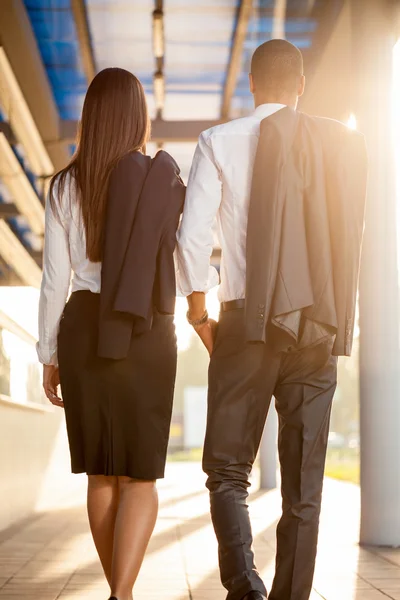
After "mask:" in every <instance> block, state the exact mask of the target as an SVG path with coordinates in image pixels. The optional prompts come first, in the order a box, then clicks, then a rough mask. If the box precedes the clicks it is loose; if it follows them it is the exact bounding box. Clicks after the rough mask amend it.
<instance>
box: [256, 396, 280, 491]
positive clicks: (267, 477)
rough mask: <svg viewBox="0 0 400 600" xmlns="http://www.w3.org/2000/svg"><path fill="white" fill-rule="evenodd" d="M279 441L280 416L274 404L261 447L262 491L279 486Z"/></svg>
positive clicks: (269, 414)
mask: <svg viewBox="0 0 400 600" xmlns="http://www.w3.org/2000/svg"><path fill="white" fill-rule="evenodd" d="M277 441H278V415H277V412H276V410H275V407H274V405H273V402H272V403H271V408H270V409H269V412H268V417H267V421H266V423H265V428H264V433H263V437H262V440H261V447H260V489H262V490H272V489H274V488H276V486H277V477H276V472H277V469H278V458H277V457H278V455H277Z"/></svg>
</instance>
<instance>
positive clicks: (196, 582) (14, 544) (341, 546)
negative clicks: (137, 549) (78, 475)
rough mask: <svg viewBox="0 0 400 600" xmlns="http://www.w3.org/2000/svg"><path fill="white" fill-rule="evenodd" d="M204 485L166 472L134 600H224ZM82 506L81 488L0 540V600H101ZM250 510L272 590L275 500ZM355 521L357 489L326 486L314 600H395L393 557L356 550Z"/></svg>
mask: <svg viewBox="0 0 400 600" xmlns="http://www.w3.org/2000/svg"><path fill="white" fill-rule="evenodd" d="M203 483H204V477H203V475H202V473H201V471H200V467H199V465H197V464H189V463H186V464H171V465H170V466H169V469H168V472H167V478H166V479H165V480H164V481H163V482H161V483H160V500H161V510H160V517H159V521H158V524H157V529H156V531H155V534H154V536H153V539H152V542H151V545H150V548H149V550H148V553H147V557H146V560H145V563H144V565H143V569H142V572H141V574H140V578H139V580H138V582H137V586H136V588H135V594H134V598H135V600H150V598H154V600H157V599H161V598H162V599H163V600H189V599H192V600H223V599H224V598H225V593H224V590H223V589H222V587H221V584H220V582H219V577H218V569H217V551H216V543H215V539H214V534H213V531H212V528H211V525H210V519H209V515H208V498H207V494H206V493H205V491H204V488H203ZM82 484H84V479H82ZM83 502H84V485H82V491H81V493H80V494H79V495H78V496H76V494H75V495H74V497H73V498H66V500H65V503H64V504H63V506H62V507H60V509H59V510H58V511H56V512H48V513H45V514H42V515H39V516H38V518H37V519H35V520H32V521H30V522H28V523H25V525H24V526H21V527H19V528H14V529H12V530H10V531H8V532H6V534H4V533H3V536H2V537H1V534H0V540H2V541H1V543H0V600H6V599H9V600H16V599H17V598H18V599H21V600H41V599H42V600H56V599H60V600H61V599H62V600H76V599H78V598H79V599H82V600H86V599H87V600H106V598H107V597H108V596H107V594H108V589H107V586H106V585H105V584H104V580H103V576H102V573H101V570H100V567H99V565H98V561H97V558H96V553H95V550H94V547H93V544H92V541H91V538H90V535H89V533H88V527H87V521H86V514H85V508H84V506H83ZM250 505H251V514H252V518H253V524H254V538H255V544H254V545H255V550H256V557H257V566H258V568H259V570H260V571H261V573H262V575H263V577H264V579H265V581H266V583H267V585H270V582H271V579H272V577H273V571H274V543H275V542H274V538H275V525H276V521H277V518H278V516H279V506H280V499H279V494H278V492H276V491H273V492H265V493H261V492H256V493H254V494H253V496H252V498H251V504H250ZM358 519H359V499H358V489H357V488H356V487H354V486H352V485H350V484H343V483H338V482H334V481H330V480H327V481H326V484H325V494H324V508H323V515H322V523H321V536H320V547H319V552H318V564H317V570H316V575H315V585H314V588H315V589H314V591H313V594H312V598H311V600H321V598H324V599H325V600H384V599H385V598H386V600H387V598H392V599H393V600H400V551H396V550H382V551H379V550H373V549H364V548H363V549H360V548H359V547H358V546H357V544H356V540H357V531H358Z"/></svg>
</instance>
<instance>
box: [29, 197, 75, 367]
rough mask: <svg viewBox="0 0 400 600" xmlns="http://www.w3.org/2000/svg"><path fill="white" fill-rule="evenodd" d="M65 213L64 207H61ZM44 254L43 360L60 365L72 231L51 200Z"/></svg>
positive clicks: (39, 349)
mask: <svg viewBox="0 0 400 600" xmlns="http://www.w3.org/2000/svg"><path fill="white" fill-rule="evenodd" d="M59 214H61V210H59ZM45 218H46V224H45V239H44V254H43V278H42V286H41V291H40V301H39V342H38V344H37V353H38V357H39V361H40V362H41V363H43V364H45V365H55V366H57V364H58V361H57V335H58V327H59V324H60V319H61V315H62V313H63V310H64V307H65V303H66V300H67V297H68V291H69V286H70V280H71V259H70V253H69V243H68V231H67V229H66V227H65V226H64V223H63V222H62V221H63V219H62V218H60V217H59V216H58V215H55V214H54V212H53V210H52V208H51V203H50V199H49V198H48V199H47V202H46V214H45Z"/></svg>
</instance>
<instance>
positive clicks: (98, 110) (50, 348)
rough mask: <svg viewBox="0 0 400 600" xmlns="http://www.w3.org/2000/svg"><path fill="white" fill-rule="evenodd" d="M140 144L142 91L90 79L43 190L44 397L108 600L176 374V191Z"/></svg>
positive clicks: (179, 188) (110, 72) (130, 577)
mask: <svg viewBox="0 0 400 600" xmlns="http://www.w3.org/2000/svg"><path fill="white" fill-rule="evenodd" d="M148 135H149V120H148V115H147V106H146V100H145V95H144V91H143V88H142V86H141V84H140V82H139V81H138V79H137V78H136V77H135V76H134V75H132V74H131V73H129V72H127V71H124V70H123V69H116V68H115V69H105V70H104V71H102V72H101V73H99V74H98V75H97V76H96V77H95V78H94V80H93V82H92V83H91V85H90V87H89V90H88V92H87V95H86V99H85V103H84V107H83V113H82V121H81V125H80V136H79V142H78V146H77V150H76V153H75V155H74V157H73V159H72V161H71V163H70V164H69V165H68V166H67V167H66V168H65V169H63V170H62V171H61V172H60V173H58V174H57V175H56V176H55V177H54V178H53V181H52V183H51V187H50V194H49V197H50V201H49V202H47V206H46V231H45V251H44V266H43V281H42V288H41V296H40V310H39V313H40V314H39V330H40V335H39V343H38V355H39V360H40V361H41V362H42V363H43V364H44V375H43V386H44V389H45V393H46V395H47V397H48V398H49V400H50V401H51V402H52V403H53V404H54V405H56V406H60V407H64V409H65V414H66V421H67V431H68V440H69V446H70V453H71V463H72V471H73V472H74V473H82V472H86V473H87V474H88V495H87V507H88V515H89V522H90V527H91V531H92V535H93V539H94V542H95V545H96V548H97V551H98V554H99V557H100V560H101V563H102V566H103V569H104V573H105V576H106V578H107V580H108V582H109V584H110V587H111V594H112V598H114V599H117V600H131V598H132V588H133V585H134V583H135V581H136V578H137V575H138V573H139V569H140V566H141V563H142V560H143V557H144V553H145V551H146V547H147V544H148V542H149V539H150V536H151V534H152V531H153V528H154V525H155V521H156V516H157V509H158V500H157V491H156V487H155V480H156V479H157V478H160V477H163V476H164V467H165V460H166V451H167V443H168V435H169V426H170V419H171V410H172V398H173V390H174V384H175V373H176V357H177V350H176V338H175V331H174V324H173V312H174V302H175V279H174V266H173V251H174V246H175V237H176V229H177V225H178V221H179V215H180V212H181V210H182V205H183V198H184V186H183V184H182V181H181V179H180V177H179V169H178V168H177V165H176V164H175V162H174V161H173V159H172V158H171V157H170V156H169V155H168V154H166V153H165V152H160V153H158V155H157V157H156V158H155V159H154V160H152V159H150V158H149V157H147V156H145V154H144V150H145V144H146V141H147V139H148ZM71 271H72V272H73V278H72V294H71V296H70V299H69V300H68V302H67V304H66V301H67V296H68V292H69V287H70V279H71ZM155 373H156V374H157V376H156V377H155V376H154V374H155ZM59 383H60V384H61V391H62V399H61V398H60V397H59V396H58V393H57V388H58V384H59Z"/></svg>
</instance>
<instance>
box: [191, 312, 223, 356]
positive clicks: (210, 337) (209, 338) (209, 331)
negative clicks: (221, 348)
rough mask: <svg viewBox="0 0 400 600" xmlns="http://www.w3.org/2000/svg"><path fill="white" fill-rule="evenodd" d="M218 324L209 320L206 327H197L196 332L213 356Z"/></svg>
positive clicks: (205, 324)
mask: <svg viewBox="0 0 400 600" xmlns="http://www.w3.org/2000/svg"><path fill="white" fill-rule="evenodd" d="M217 326H218V323H217V322H216V321H214V319H208V321H206V323H204V325H200V326H199V327H195V328H194V329H195V331H196V333H197V335H198V336H199V338H200V339H201V341H202V342H203V344H204V345H205V347H206V349H207V352H208V354H209V355H210V356H211V354H212V352H213V349H214V341H215V334H216V330H217Z"/></svg>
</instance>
